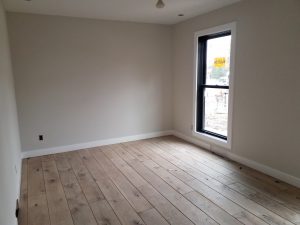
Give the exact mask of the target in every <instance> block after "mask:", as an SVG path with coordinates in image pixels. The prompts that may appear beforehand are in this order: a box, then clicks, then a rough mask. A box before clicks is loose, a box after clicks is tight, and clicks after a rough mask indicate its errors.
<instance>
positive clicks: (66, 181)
mask: <svg viewBox="0 0 300 225" xmlns="http://www.w3.org/2000/svg"><path fill="white" fill-rule="evenodd" d="M56 164H57V168H58V171H59V176H60V180H61V183H62V185H63V188H64V192H65V195H66V197H67V201H68V205H69V207H70V211H71V215H72V218H73V221H74V225H82V224H85V225H97V222H96V220H95V218H94V215H93V213H92V210H91V209H90V207H89V205H88V202H87V200H86V198H85V196H84V194H83V192H82V190H81V187H80V185H79V183H78V181H77V179H76V176H75V174H74V172H73V170H72V168H71V166H70V164H69V163H68V161H67V159H66V158H65V157H64V155H62V156H58V157H56Z"/></svg>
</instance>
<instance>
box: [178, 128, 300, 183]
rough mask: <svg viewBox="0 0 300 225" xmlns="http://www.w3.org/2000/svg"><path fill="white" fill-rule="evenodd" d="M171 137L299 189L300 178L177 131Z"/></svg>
mask: <svg viewBox="0 0 300 225" xmlns="http://www.w3.org/2000/svg"><path fill="white" fill-rule="evenodd" d="M173 135H174V136H176V137H178V138H181V139H183V140H185V141H187V142H190V143H193V144H195V145H197V146H199V147H202V148H204V149H206V150H208V151H211V152H215V153H217V154H220V155H222V156H224V157H226V158H228V159H231V160H233V161H235V162H238V163H241V164H243V165H245V166H248V167H250V168H252V169H255V170H258V171H260V172H262V173H264V174H267V175H269V176H272V177H274V178H276V179H279V180H282V181H284V182H286V183H288V184H291V185H293V186H296V187H298V188H300V178H298V177H295V176H292V175H290V174H287V173H284V172H282V171H279V170H277V169H274V168H272V167H269V166H266V165H263V164H261V163H258V162H256V161H254V160H250V159H247V158H245V157H242V156H239V155H236V154H234V153H232V152H230V151H228V150H225V149H223V148H219V147H217V146H212V145H210V144H208V143H205V142H203V141H201V140H199V139H196V138H194V137H189V136H187V135H185V134H182V133H180V132H178V131H173Z"/></svg>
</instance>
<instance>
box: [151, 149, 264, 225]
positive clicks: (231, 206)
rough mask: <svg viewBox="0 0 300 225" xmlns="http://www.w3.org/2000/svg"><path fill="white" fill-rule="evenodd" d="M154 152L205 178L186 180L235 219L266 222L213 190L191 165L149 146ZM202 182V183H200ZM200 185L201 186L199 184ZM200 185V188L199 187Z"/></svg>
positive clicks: (192, 173) (202, 174)
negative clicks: (200, 180) (203, 181)
mask: <svg viewBox="0 0 300 225" xmlns="http://www.w3.org/2000/svg"><path fill="white" fill-rule="evenodd" d="M151 149H152V150H153V152H154V153H156V154H160V155H161V156H163V157H165V158H166V159H167V160H169V161H170V162H172V163H173V164H174V165H176V166H178V167H179V168H181V169H182V170H184V171H186V172H188V173H189V174H190V175H192V176H193V177H195V178H197V179H199V178H202V180H205V183H201V182H199V181H198V180H197V181H195V180H193V181H195V182H188V184H189V185H190V186H191V187H192V188H193V189H195V190H196V191H198V192H199V193H200V194H202V195H203V196H205V197H206V198H208V199H209V200H210V201H212V202H214V203H215V204H216V205H218V206H220V207H221V208H222V209H224V210H225V211H226V212H228V213H229V214H230V215H232V216H234V217H235V218H236V219H238V220H239V221H241V222H242V223H244V224H249V225H250V224H266V222H264V221H263V220H261V219H259V218H257V217H256V216H254V215H253V214H252V213H250V212H248V211H247V210H245V209H244V208H242V207H241V206H239V205H238V204H236V203H234V202H233V201H231V200H230V199H227V198H226V197H224V196H223V195H221V194H220V193H219V192H217V191H215V190H213V189H212V188H210V187H209V186H207V185H206V182H207V181H208V180H210V177H209V176H206V175H205V174H204V173H202V172H201V171H198V170H196V169H195V168H193V167H192V166H189V165H187V164H186V163H184V162H182V161H180V160H178V159H176V158H175V157H173V156H172V155H170V154H167V153H166V152H165V151H163V150H161V149H160V148H158V147H155V146H152V148H151ZM202 184H203V185H202ZM200 185H201V186H200ZM200 187H201V188H200Z"/></svg>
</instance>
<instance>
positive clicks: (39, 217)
mask: <svg viewBox="0 0 300 225" xmlns="http://www.w3.org/2000/svg"><path fill="white" fill-rule="evenodd" d="M40 224H43V225H50V217H49V209H48V202H47V197H46V192H45V181H44V175H43V168H42V160H41V157H36V158H30V159H28V225H40Z"/></svg>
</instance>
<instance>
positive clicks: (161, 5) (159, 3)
mask: <svg viewBox="0 0 300 225" xmlns="http://www.w3.org/2000/svg"><path fill="white" fill-rule="evenodd" d="M163 7H165V3H164V2H163V0H158V1H157V3H156V8H158V9H162V8H163Z"/></svg>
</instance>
